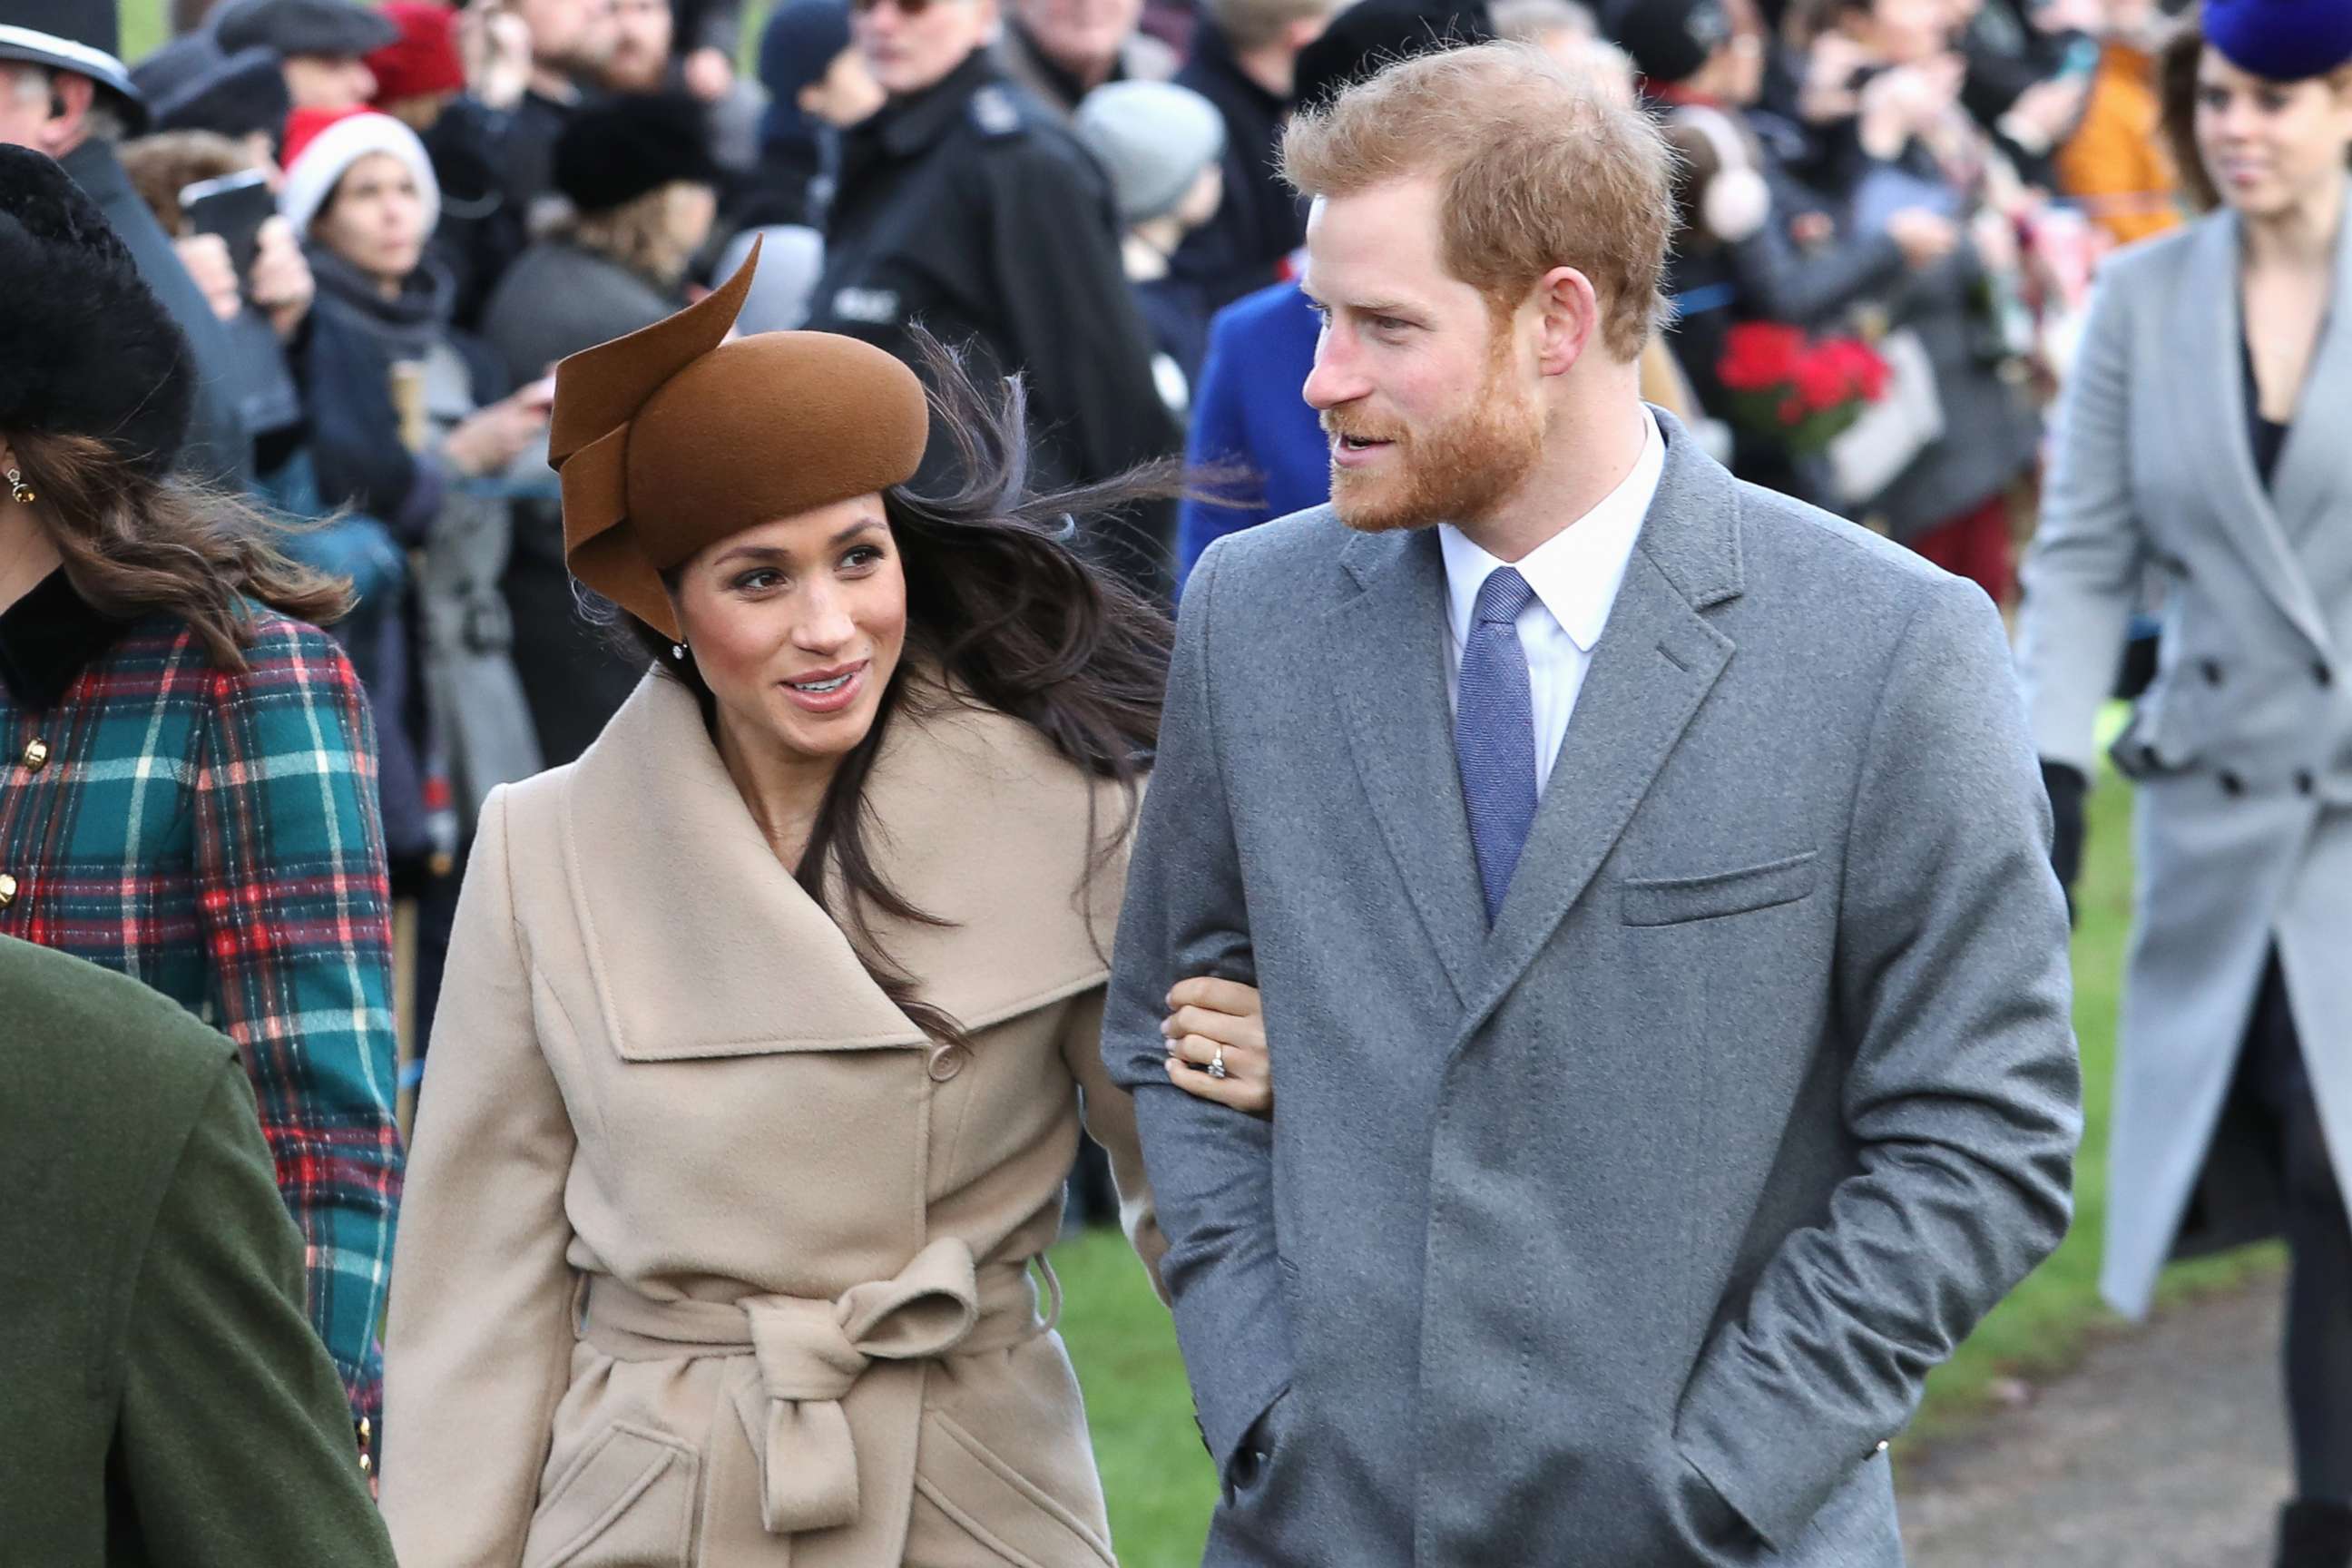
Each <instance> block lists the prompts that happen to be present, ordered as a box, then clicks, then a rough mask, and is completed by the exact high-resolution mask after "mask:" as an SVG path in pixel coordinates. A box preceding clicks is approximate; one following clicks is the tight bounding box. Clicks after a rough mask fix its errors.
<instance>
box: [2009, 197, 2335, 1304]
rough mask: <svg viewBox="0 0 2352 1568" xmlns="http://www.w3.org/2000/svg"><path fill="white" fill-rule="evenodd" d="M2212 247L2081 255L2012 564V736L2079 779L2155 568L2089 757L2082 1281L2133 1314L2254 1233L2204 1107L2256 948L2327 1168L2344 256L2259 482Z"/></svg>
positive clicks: (2241, 1025) (2250, 1162) (2227, 1078)
mask: <svg viewBox="0 0 2352 1568" xmlns="http://www.w3.org/2000/svg"><path fill="white" fill-rule="evenodd" d="M2239 243H2240V240H2239V232H2238V223H2237V219H2236V218H2235V217H2234V216H2232V215H2231V214H2229V213H2227V212H2220V213H2215V214H2212V215H2211V216H2208V217H2205V218H2203V219H2201V220H2200V221H2199V222H2197V223H2194V224H2191V225H2189V226H2187V227H2185V228H2180V229H2176V230H2174V231H2173V232H2172V233H2170V234H2167V235H2165V236H2162V237H2159V238H2157V239H2152V240H2149V241H2147V243H2145V244H2142V245H2137V246H2134V247H2131V248H2129V249H2128V250H2125V251H2122V252H2119V253H2117V254H2116V255H2115V256H2113V257H2111V258H2108V259H2107V261H2106V262H2105V264H2104V265H2103V266H2102V267H2101V268H2100V269H2099V285H2098V289H2097V292H2096V293H2095V296H2094V298H2093V300H2092V306H2091V313H2090V321H2089V322H2088V324H2087V325H2086V326H2085V328H2084V334H2083V344H2082V349H2081V351H2080V353H2077V354H2076V356H2075V361H2074V368H2073V370H2072V372H2071V373H2070V374H2069V375H2068V377H2067V382H2066V391H2065V397H2064V399H2063V402H2062V403H2061V405H2060V409H2059V419H2058V426H2057V441H2056V444H2055V449H2054V452H2055V456H2054V461H2053V464H2052V466H2051V472H2050V481H2049V484H2048V485H2047V486H2046V487H2045V489H2044V492H2043V500H2042V527H2041V531H2040V532H2039V533H2038V534H2037V535H2036V536H2035V538H2034V542H2033V549H2032V552H2031V553H2030V554H2029V555H2028V556H2027V558H2026V562H2025V569H2024V574H2023V576H2024V583H2025V598H2024V602H2023V605H2022V613H2021V626H2020V634H2021V635H2020V637H2019V642H2018V661H2019V665H2020V668H2021V673H2022V675H2023V679H2024V685H2025V690H2026V705H2027V711H2028V714H2029V715H2030V717H2031V721H2032V729H2033V736H2034V740H2035V741H2036V742H2037V743H2038V744H2039V745H2040V747H2041V751H2042V755H2043V756H2045V757H2050V758H2053V759H2054V760H2056V761H2060V762H2064V763H2071V764H2073V765H2074V766H2075V767H2077V768H2081V769H2082V770H2084V772H2085V773H2091V772H2093V771H2094V763H2095V755H2094V752H2093V746H2092V726H2093V721H2094V719H2095V715H2096V713H2097V711H2098V709H2099V706H2100V704H2101V703H2102V702H2104V701H2105V700H2106V697H2107V694H2108V693H2109V692H2110V691H2111V690H2113V689H2114V685H2115V671H2116V658H2117V657H2118V656H2119V654H2120V652H2121V650H2122V647H2123V641H2124V631H2125V626H2126V623H2127V622H2128V621H2129V619H2130V616H2131V613H2132V610H2133V609H2134V608H2135V607H2136V606H2137V604H2138V603H2139V602H2140V598H2141V594H2142V586H2143V581H2144V578H2145V576H2146V574H2147V572H2148V571H2149V570H2150V569H2151V568H2153V569H2154V570H2155V571H2157V572H2158V574H2161V578H2162V581H2163V584H2164V616H2163V635H2162V637H2161V639H2160V641H2159V643H2158V649H2159V651H2158V656H2157V671H2156V678H2155V679H2154V680H2153V681H2151V682H2150V683H2149V685H2148V688H2147V692H2146V693H2145V694H2144V695H2143V696H2142V697H2141V698H2140V700H2139V701H2138V703H2137V705H2136V707H2135V709H2134V711H2133V715H2132V722H2131V725H2130V727H2129V728H2128V729H2126V731H2125V732H2124V734H2123V736H2122V738H2121V739H2120V740H2118V741H2117V742H2116V745H2115V747H2114V748H2113V755H2114V759H2115V763H2116V767H2117V768H2118V769H2119V770H2121V771H2122V772H2123V773H2126V774H2128V775H2130V776H2131V777H2132V778H2133V779H2135V780H2136V781H2137V789H2136V790H2135V791H2134V793H2133V810H2134V814H2135V816H2137V823H2136V825H2135V842H2134V858H2135V868H2136V870H2137V876H2136V879H2135V892H2136V907H2135V909H2134V911H2133V932H2132V947H2131V954H2130V958H2129V961H2128V967H2127V969H2126V973H2125V979H2124V996H2123V1009H2122V1016H2121V1018H2120V1020H2119V1035H2120V1046H2121V1057H2120V1060H2121V1066H2120V1068H2119V1070H2118V1073H2117V1076H2116V1100H2115V1123H2114V1128H2113V1131H2112V1135H2111V1137H2110V1139H2109V1141H2108V1145H2107V1150H2108V1162H2109V1177H2108V1184H2107V1190H2108V1193H2109V1194H2110V1202H2109V1205H2108V1208H2107V1216H2106V1218H2107V1231H2106V1238H2105V1239H2106V1258H2105V1266H2104V1269H2103V1272H2102V1276H2101V1282H2102V1284H2103V1286H2104V1288H2105V1292H2106V1296H2107V1299H2108V1300H2110V1301H2112V1302H2114V1303H2115V1305H2116V1307H2117V1308H2119V1309H2120V1310H2124V1311H2126V1312H2133V1313H2137V1312H2140V1311H2144V1310H2146V1309H2147V1304H2148V1301H2149V1300H2150V1298H2151V1297H2152V1295H2153V1293H2154V1291H2155V1288H2156V1279H2157V1273H2158V1269H2159V1268H2161V1267H2162V1265H2163V1264H2164V1262H2165V1261H2166V1259H2167V1258H2170V1257H2172V1256H2173V1255H2174V1254H2175V1253H2176V1252H2202V1251H2210V1250H2212V1249H2214V1248H2216V1247H2226V1246H2231V1245H2234V1244H2237V1243H2240V1242H2243V1241H2246V1240H2249V1239H2252V1237H2259V1236H2264V1235H2270V1234H2273V1233H2275V1231H2276V1230H2277V1228H2278V1225H2279V1212H2280V1211H2279V1197H2280V1194H2279V1192H2278V1187H2277V1179H2276V1176H2275V1174H2274V1173H2273V1168H2272V1166H2273V1154H2272V1152H2271V1151H2270V1150H2269V1149H2268V1148H2265V1147H2258V1146H2255V1145H2254V1144H2252V1143H2251V1142H2248V1141H2247V1140H2244V1139H2242V1138H2235V1139H2233V1138H2231V1137H2228V1136H2226V1134H2227V1133H2228V1132H2229V1131H2231V1127H2230V1123H2229V1122H2228V1121H2226V1120H2225V1119H2224V1118H2223V1116H2222V1108H2223V1106H2224V1104H2225V1103H2226V1102H2227V1100H2229V1097H2230V1092H2231V1083H2232V1082H2233V1080H2234V1079H2235V1078H2236V1075H2237V1068H2238V1060H2239V1055H2240V1051H2239V1047H2240V1045H2241V1042H2242V1039H2243V1037H2244V1034H2245V1027H2246V1018H2247V1016H2248V1015H2249V1013H2250V1012H2251V1011H2252V1006H2253V1002H2254V994H2255V991H2256V989H2257V988H2258V987H2259V986H2260V984H2261V983H2262V977H2263V968H2264V965H2265V964H2266V963H2268V962H2269V959H2270V955H2271V952H2272V951H2273V949H2275V950H2276V951H2277V952H2278V954H2279V958H2280V961H2281V963H2283V964H2284V966H2285V970H2286V976H2287V993H2288V996H2289V998H2290V1003H2291V1005H2292V1006H2293V1009H2294V1019H2295V1025H2296V1029H2297V1032H2298V1034H2299V1036H2300V1037H2301V1039H2302V1042H2303V1056H2304V1060H2305V1062H2306V1063H2308V1064H2309V1067H2310V1079H2311V1087H2312V1092H2313V1095H2314V1097H2315V1100H2316V1102H2317V1104H2318V1107H2319V1113H2320V1118H2321V1121H2322V1122H2323V1124H2324V1125H2325V1126H2326V1130H2327V1134H2328V1140H2329V1142H2330V1144H2331V1146H2332V1147H2333V1148H2334V1149H2335V1151H2336V1171H2337V1175H2338V1178H2339V1179H2340V1180H2342V1181H2344V1182H2346V1183H2347V1184H2352V965H2347V963H2345V962H2344V954H2345V952H2347V950H2352V479H2347V475H2352V468H2347V463H2346V454H2347V451H2352V309H2347V307H2346V305H2345V303H2344V301H2346V300H2352V244H2347V243H2346V241H2345V239H2343V238H2341V237H2339V239H2338V240H2337V243H2336V279H2335V297H2336V301H2337V304H2336V309H2335V310H2333V311H2332V312H2331V315H2330V320H2329V321H2328V323H2327V326H2326V331H2325V332H2324V333H2323V335H2322V337H2321V338H2320V341H2319V342H2318V345H2317V348H2316V352H2315V355H2314V358H2313V360H2312V365H2311V370H2310V373H2309V374H2308V375H2307V376H2306V377H2305V384H2304V390H2303V394H2302V396H2301V400H2300V402H2299V403H2298V405H2297V406H2296V409H2295V414H2294V423H2293V425H2292V426H2291V427H2290V429H2289V431H2288V435H2287V439H2286V444H2285V447H2284V448H2283V449H2282V450H2281V452H2280V454H2279V460H2278V467H2277V470H2276V472H2275V473H2274V475H2273V481H2272V484H2271V485H2270V487H2269V488H2268V489H2265V488H2264V487H2263V482H2262V480H2261V479H2260V478H2259V476H2257V474H2256V473H2255V471H2254V463H2253V456H2252V444H2251V442H2250V441H2249V439H2248V435H2247V427H2246V415H2247V410H2246V398H2245V387H2244V372H2243V370H2242V361H2241V357H2240V356H2241V353H2242V351H2241V348H2240V342H2241V335H2242V334H2241V328H2240V312H2239V304H2238V297H2239V275H2238V253H2239ZM2217 1137H2218V1139H2219V1141H2218V1142H2217Z"/></svg>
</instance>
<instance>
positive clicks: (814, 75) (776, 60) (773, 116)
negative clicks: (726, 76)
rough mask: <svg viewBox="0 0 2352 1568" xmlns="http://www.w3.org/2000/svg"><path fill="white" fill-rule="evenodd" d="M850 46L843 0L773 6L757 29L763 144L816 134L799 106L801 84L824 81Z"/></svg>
mask: <svg viewBox="0 0 2352 1568" xmlns="http://www.w3.org/2000/svg"><path fill="white" fill-rule="evenodd" d="M848 47H849V7H848V6H846V5H843V4H842V3H841V0H793V4H791V5H782V6H779V7H777V9H776V12H775V14H774V15H773V16H770V17H769V18H768V25H767V27H766V28H765V29H764V30H763V31H762V32H761V34H760V85H761V87H763V88H766V89H768V108H767V112H766V113H765V114H764V115H763V116H762V117H761V121H760V142H761V145H762V146H766V145H768V144H770V143H772V142H804V141H807V140H808V139H809V138H810V137H812V136H813V135H814V134H815V128H814V126H812V125H811V124H810V123H809V119H808V116H807V115H805V114H803V113H802V112H801V106H800V96H801V89H803V88H805V87H810V86H813V85H814V84H815V83H817V82H820V81H823V80H824V73H825V72H827V71H829V70H831V69H832V68H833V62H834V61H835V60H837V59H839V58H841V56H842V52H843V51H844V50H845V49H847V48H848Z"/></svg>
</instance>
